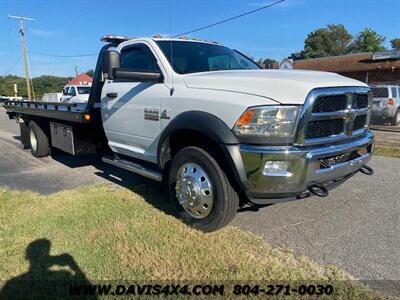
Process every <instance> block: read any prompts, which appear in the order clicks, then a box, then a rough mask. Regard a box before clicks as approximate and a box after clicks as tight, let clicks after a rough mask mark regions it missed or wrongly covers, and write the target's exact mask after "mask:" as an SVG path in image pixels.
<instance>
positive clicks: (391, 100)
mask: <svg viewBox="0 0 400 300" xmlns="http://www.w3.org/2000/svg"><path fill="white" fill-rule="evenodd" d="M388 105H389V106H393V105H394V100H393V98H389V100H388Z"/></svg>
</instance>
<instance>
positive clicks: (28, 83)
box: [8, 15, 35, 100]
mask: <svg viewBox="0 0 400 300" xmlns="http://www.w3.org/2000/svg"><path fill="white" fill-rule="evenodd" d="M8 17H9V18H12V19H18V20H19V32H20V33H21V44H22V55H23V57H24V67H25V79H26V90H27V92H28V99H29V100H32V92H31V79H30V77H29V66H28V54H27V51H26V39H25V29H24V21H35V19H32V18H26V17H22V16H10V15H8Z"/></svg>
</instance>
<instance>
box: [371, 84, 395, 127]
mask: <svg viewBox="0 0 400 300" xmlns="http://www.w3.org/2000/svg"><path fill="white" fill-rule="evenodd" d="M371 90H372V94H373V102H372V120H373V121H374V123H382V122H385V121H387V122H389V123H390V124H391V125H393V126H398V125H400V86H398V85H378V86H372V87H371Z"/></svg>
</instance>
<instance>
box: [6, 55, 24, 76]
mask: <svg viewBox="0 0 400 300" xmlns="http://www.w3.org/2000/svg"><path fill="white" fill-rule="evenodd" d="M21 59H22V55H21V56H20V57H19V58H18V59H17V61H16V62H15V63H13V64H12V66H11V67H9V68H8V70H7V71H5V72H4V76H6V75H7V74H8V73H9V72H10V71H11V70H12V69H14V67H15V66H16V65H17V64H18V63H19V62H20V61H21Z"/></svg>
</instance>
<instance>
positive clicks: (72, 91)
mask: <svg viewBox="0 0 400 300" xmlns="http://www.w3.org/2000/svg"><path fill="white" fill-rule="evenodd" d="M68 95H69V96H76V92H75V87H73V86H71V87H70V88H69V91H68Z"/></svg>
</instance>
